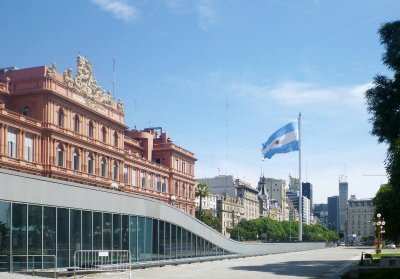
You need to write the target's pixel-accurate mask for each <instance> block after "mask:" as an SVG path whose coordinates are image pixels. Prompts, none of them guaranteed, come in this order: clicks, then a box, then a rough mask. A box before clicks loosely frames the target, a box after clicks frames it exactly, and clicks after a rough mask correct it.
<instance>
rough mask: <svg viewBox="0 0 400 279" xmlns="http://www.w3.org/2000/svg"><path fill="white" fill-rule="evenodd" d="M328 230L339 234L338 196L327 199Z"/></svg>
mask: <svg viewBox="0 0 400 279" xmlns="http://www.w3.org/2000/svg"><path fill="white" fill-rule="evenodd" d="M328 228H329V229H330V230H333V231H336V232H339V196H332V197H328Z"/></svg>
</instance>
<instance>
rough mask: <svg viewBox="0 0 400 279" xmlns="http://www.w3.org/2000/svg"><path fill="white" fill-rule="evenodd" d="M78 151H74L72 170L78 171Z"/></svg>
mask: <svg viewBox="0 0 400 279" xmlns="http://www.w3.org/2000/svg"><path fill="white" fill-rule="evenodd" d="M79 161H80V160H79V151H78V149H77V148H75V149H74V170H75V171H78V170H79Z"/></svg>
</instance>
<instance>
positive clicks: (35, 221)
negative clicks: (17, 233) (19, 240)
mask: <svg viewBox="0 0 400 279" xmlns="http://www.w3.org/2000/svg"><path fill="white" fill-rule="evenodd" d="M28 228H29V234H28V254H29V255H41V254H42V207H41V206H38V205H29V208H28ZM38 259H39V258H35V261H36V260H38Z"/></svg>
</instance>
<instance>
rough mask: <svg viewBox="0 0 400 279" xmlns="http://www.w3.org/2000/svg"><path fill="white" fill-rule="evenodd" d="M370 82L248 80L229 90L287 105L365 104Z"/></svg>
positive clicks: (233, 85) (240, 94)
mask: <svg viewBox="0 0 400 279" xmlns="http://www.w3.org/2000/svg"><path fill="white" fill-rule="evenodd" d="M370 86H371V84H370V83H366V84H357V85H350V86H326V87H324V86H320V85H316V84H313V83H306V82H292V81H287V82H282V83H280V84H278V85H277V86H274V87H269V86H264V85H257V84H252V83H247V82H240V83H234V84H231V85H230V86H229V87H228V91H230V92H233V93H236V94H237V95H238V96H242V97H243V96H244V97H253V98H257V99H262V100H266V99H268V100H270V101H277V102H278V103H280V104H282V105H286V106H299V105H312V104H327V103H340V104H345V105H362V106H363V105H364V101H363V96H364V92H365V91H366V90H367V89H368V88H369V87H370Z"/></svg>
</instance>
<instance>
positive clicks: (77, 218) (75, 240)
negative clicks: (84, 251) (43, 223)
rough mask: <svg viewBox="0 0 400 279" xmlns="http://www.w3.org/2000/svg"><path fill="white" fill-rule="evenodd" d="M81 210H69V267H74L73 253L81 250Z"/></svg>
mask: <svg viewBox="0 0 400 279" xmlns="http://www.w3.org/2000/svg"><path fill="white" fill-rule="evenodd" d="M81 213H82V211H81V210H75V209H71V210H70V212H69V214H70V242H71V243H70V257H69V258H70V266H73V265H74V254H75V251H77V250H81V223H82V220H81Z"/></svg>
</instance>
